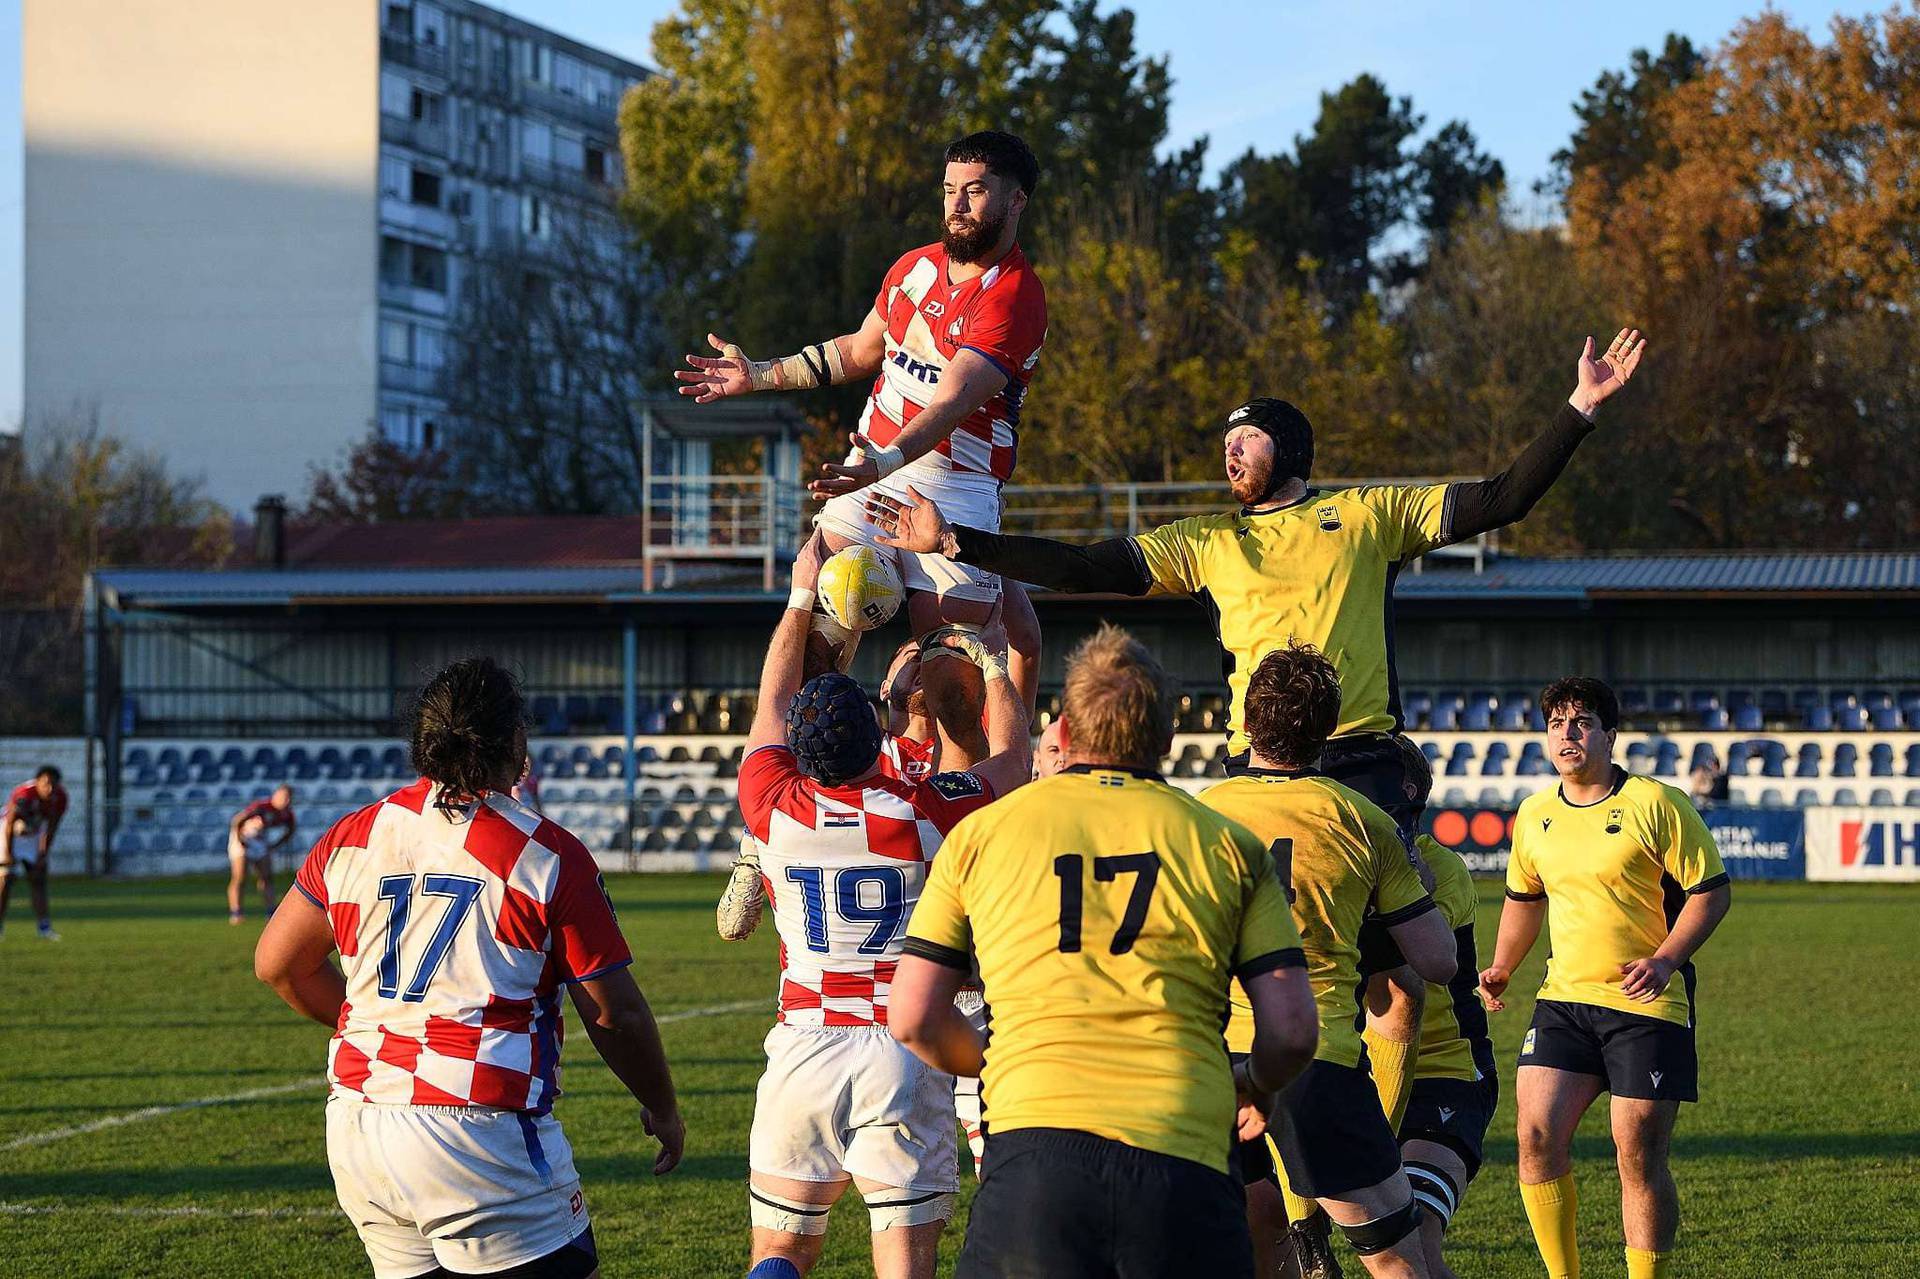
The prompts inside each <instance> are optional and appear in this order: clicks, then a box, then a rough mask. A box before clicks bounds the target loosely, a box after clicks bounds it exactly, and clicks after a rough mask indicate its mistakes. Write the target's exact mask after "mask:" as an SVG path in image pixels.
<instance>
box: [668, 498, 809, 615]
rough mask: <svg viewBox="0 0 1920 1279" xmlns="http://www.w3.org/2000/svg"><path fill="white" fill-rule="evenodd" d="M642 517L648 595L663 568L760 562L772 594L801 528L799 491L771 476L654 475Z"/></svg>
mask: <svg viewBox="0 0 1920 1279" xmlns="http://www.w3.org/2000/svg"><path fill="white" fill-rule="evenodd" d="M640 513H641V516H642V518H643V520H644V521H645V548H644V552H643V557H644V559H643V568H644V571H645V575H646V580H647V589H649V590H652V589H653V587H654V583H655V578H654V574H655V570H656V567H657V566H659V565H663V564H670V563H671V562H673V561H675V560H716V559H720V560H727V559H732V560H759V561H760V562H761V567H762V581H763V584H764V589H766V590H772V589H773V580H774V569H775V562H776V559H784V558H786V557H787V556H790V555H791V554H792V552H793V548H794V547H795V546H796V545H797V544H798V543H799V540H800V531H801V525H802V517H801V495H800V492H799V490H798V489H797V488H796V487H795V486H794V485H792V484H782V483H780V482H778V481H777V480H776V479H775V478H774V477H772V476H769V475H685V476H662V475H653V476H650V477H649V478H648V480H647V481H646V483H645V485H644V499H643V501H642V504H641V512H640Z"/></svg>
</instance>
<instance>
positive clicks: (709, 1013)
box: [0, 999, 771, 1154]
mask: <svg viewBox="0 0 1920 1279" xmlns="http://www.w3.org/2000/svg"><path fill="white" fill-rule="evenodd" d="M770 1002H771V1001H770V1000H767V999H746V1000H740V1001H738V1002H736V1003H731V1004H713V1005H710V1006H709V1007H706V1008H682V1009H680V1010H679V1011H677V1012H670V1013H661V1014H660V1015H658V1016H657V1017H655V1018H654V1020H655V1021H656V1022H658V1023H659V1024H661V1025H663V1026H664V1025H666V1024H668V1023H670V1022H676V1021H692V1020H693V1019H694V1018H696V1017H724V1016H726V1015H727V1014H728V1013H744V1012H751V1011H755V1010H762V1009H766V1008H767V1007H768V1006H769V1004H770ZM326 1082H327V1081H326V1079H325V1078H324V1077H323V1076H318V1075H316V1076H313V1077H310V1078H307V1079H296V1080H294V1081H293V1082H292V1083H287V1084H272V1085H270V1086H268V1087H265V1088H249V1089H248V1090H247V1091H245V1092H236V1093H227V1094H225V1095H224V1096H219V1097H197V1098H195V1099H194V1100H192V1101H177V1102H172V1103H170V1104H168V1105H165V1106H144V1107H142V1108H141V1109H139V1110H129V1111H127V1112H125V1113H124V1114H118V1115H106V1116H104V1117H102V1118H100V1119H90V1120H88V1121H87V1122H86V1123H84V1124H74V1125H73V1126H72V1127H70V1128H50V1129H48V1130H47V1131H45V1132H30V1133H28V1134H27V1135H25V1136H24V1137H15V1138H14V1139H13V1140H12V1141H9V1142H6V1143H5V1144H0V1154H5V1153H7V1152H9V1151H14V1150H23V1149H25V1148H26V1147H28V1146H44V1145H46V1144H47V1143H48V1142H52V1141H64V1140H65V1139H67V1138H68V1137H84V1136H86V1135H87V1134H89V1133H96V1132H104V1131H106V1130H107V1129H109V1128H119V1127H123V1126H124V1125H126V1124H137V1123H139V1122H141V1121H142V1120H145V1119H160V1118H164V1117H165V1116H167V1115H175V1114H179V1113H180V1112H181V1111H183V1110H203V1109H205V1108H206V1107H208V1106H230V1105H232V1104H234V1103H235V1102H241V1101H258V1100H259V1099H260V1098H262V1097H278V1096H280V1095H282V1094H284V1093H290V1092H300V1091H302V1090H303V1089H308V1088H318V1087H321V1086H323V1085H325V1083H326Z"/></svg>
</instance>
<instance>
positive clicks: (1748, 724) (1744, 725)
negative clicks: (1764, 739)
mask: <svg viewBox="0 0 1920 1279" xmlns="http://www.w3.org/2000/svg"><path fill="white" fill-rule="evenodd" d="M1733 726H1734V728H1735V729H1736V730H1737V731H1739V732H1742V733H1757V732H1759V731H1760V730H1761V729H1762V728H1764V727H1765V726H1766V719H1765V717H1764V716H1762V715H1761V714H1760V708H1759V707H1758V706H1756V705H1754V704H1753V703H1752V702H1748V703H1747V704H1746V705H1744V706H1736V707H1734V708H1733Z"/></svg>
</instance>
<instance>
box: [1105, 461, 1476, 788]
mask: <svg viewBox="0 0 1920 1279" xmlns="http://www.w3.org/2000/svg"><path fill="white" fill-rule="evenodd" d="M1447 488H1448V486H1447V485H1445V484H1430V485H1421V486H1417V487H1405V486H1372V487H1365V488H1355V489H1342V490H1340V491H1337V492H1324V491H1321V490H1318V489H1309V490H1308V491H1307V496H1306V497H1304V498H1302V499H1301V500H1300V501H1299V502H1297V503H1295V504H1294V505H1292V506H1288V507H1283V508H1281V509H1280V510H1277V511H1266V512H1263V513H1260V514H1257V515H1256V514H1249V513H1248V512H1247V511H1246V510H1245V509H1244V508H1243V509H1241V510H1238V511H1229V512H1222V513H1220V514H1218V515H1196V516H1193V517H1191V518H1188V519H1184V520H1176V521H1175V522H1174V523H1172V524H1163V525H1161V526H1160V527H1159V528H1156V529H1152V530H1150V531H1148V532H1146V533H1142V534H1140V535H1139V536H1138V537H1136V538H1134V539H1133V540H1134V542H1135V543H1136V544H1137V545H1138V546H1139V548H1140V553H1141V555H1142V556H1143V557H1144V559H1145V560H1146V565H1147V572H1148V574H1149V576H1151V577H1152V579H1153V590H1152V592H1151V593H1153V594H1156V595H1163V594H1185V595H1192V596H1194V597H1196V598H1197V599H1199V601H1200V602H1201V604H1202V605H1204V606H1205V608H1206V610H1207V613H1208V615H1209V616H1210V617H1211V618H1212V620H1213V628H1214V633H1215V634H1216V635H1217V636H1218V637H1219V639H1220V646H1221V648H1222V649H1223V650H1224V659H1223V660H1224V664H1225V667H1226V675H1227V689H1228V692H1229V694H1230V698H1231V712H1230V729H1231V741H1230V744H1229V749H1231V750H1233V751H1242V750H1245V749H1246V748H1247V744H1248V743H1247V735H1246V725H1245V722H1244V716H1243V707H1244V703H1245V698H1246V693H1247V681H1248V680H1249V679H1250V678H1251V677H1252V675H1253V670H1254V667H1256V666H1258V665H1259V664H1260V659H1261V658H1263V657H1265V656H1266V655H1267V654H1268V653H1270V652H1272V651H1273V650H1274V649H1276V648H1285V647H1286V646H1287V644H1288V642H1289V641H1292V640H1300V641H1302V642H1304V643H1308V644H1311V645H1313V646H1314V647H1315V648H1317V649H1319V650H1320V651H1321V652H1322V653H1325V654H1326V655H1327V658H1328V660H1330V661H1331V662H1332V663H1333V666H1334V669H1335V670H1336V671H1338V672H1339V674H1340V723H1339V726H1338V727H1337V728H1335V730H1334V735H1335V736H1336V737H1337V736H1343V735H1345V734H1348V733H1390V732H1393V731H1394V730H1395V729H1397V728H1398V727H1399V722H1400V705H1399V701H1400V694H1399V686H1398V684H1397V683H1396V681H1395V677H1394V672H1393V646H1392V645H1391V644H1390V643H1389V642H1388V640H1389V635H1388V628H1389V624H1390V620H1391V617H1392V607H1393V579H1394V577H1395V575H1396V574H1397V573H1398V572H1399V570H1400V566H1401V565H1402V564H1403V563H1405V562H1406V561H1407V560H1410V559H1412V558H1414V557H1415V556H1418V555H1423V554H1425V553H1426V552H1427V551H1430V550H1432V549H1433V548H1434V547H1436V546H1438V545H1440V544H1441V543H1442V541H1444V530H1445V528H1446V519H1447Z"/></svg>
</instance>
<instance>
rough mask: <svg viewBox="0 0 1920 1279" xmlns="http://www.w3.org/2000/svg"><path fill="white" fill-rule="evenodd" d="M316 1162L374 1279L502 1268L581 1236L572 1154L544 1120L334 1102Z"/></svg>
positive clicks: (467, 1109) (469, 1109)
mask: <svg viewBox="0 0 1920 1279" xmlns="http://www.w3.org/2000/svg"><path fill="white" fill-rule="evenodd" d="M327 1162H328V1163H329V1164H331V1165H332V1167H333V1185H334V1192H335V1194H336V1195H337V1196H338V1197H339V1200H340V1207H341V1209H342V1210H343V1211H345V1213H346V1214H347V1217H348V1219H349V1220H351V1221H352V1222H353V1226H354V1229H355V1230H358V1231H359V1232H360V1242H361V1243H362V1244H363V1245H365V1247H366V1250H367V1257H368V1258H369V1259H370V1260H371V1261H372V1262H373V1273H374V1275H375V1276H376V1279H403V1277H404V1276H408V1275H419V1274H424V1273H425V1272H427V1271H429V1270H432V1269H433V1268H434V1267H436V1266H443V1267H445V1268H446V1269H448V1270H452V1271H457V1272H460V1273H464V1274H488V1273H491V1272H492V1271H495V1270H506V1269H509V1268H510V1267H513V1266H518V1265H523V1264H525V1263H526V1262H529V1261H537V1260H539V1259H540V1258H541V1257H544V1256H546V1255H547V1254H549V1253H552V1252H558V1251H559V1250H560V1249H562V1248H564V1247H566V1246H567V1244H568V1243H570V1242H571V1241H572V1240H573V1238H574V1236H576V1235H578V1234H579V1233H580V1232H581V1231H583V1230H585V1229H586V1228H587V1205H586V1201H585V1200H584V1199H583V1198H582V1197H581V1193H580V1174H579V1173H577V1172H575V1171H574V1167H573V1150H572V1148H571V1147H569V1146H568V1145H567V1139H566V1136H565V1134H563V1133H562V1132H561V1131H560V1123H559V1121H558V1120H556V1119H555V1118H554V1117H553V1116H552V1115H550V1114H548V1115H541V1116H539V1117H537V1118H536V1117H534V1116H531V1115H523V1114H520V1113H519V1112H517V1111H511V1110H494V1109H490V1108H487V1107H481V1106H379V1105H372V1104H369V1103H367V1102H360V1101H350V1100H346V1099H344V1098H340V1097H334V1098H330V1099H329V1100H328V1102H327Z"/></svg>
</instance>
